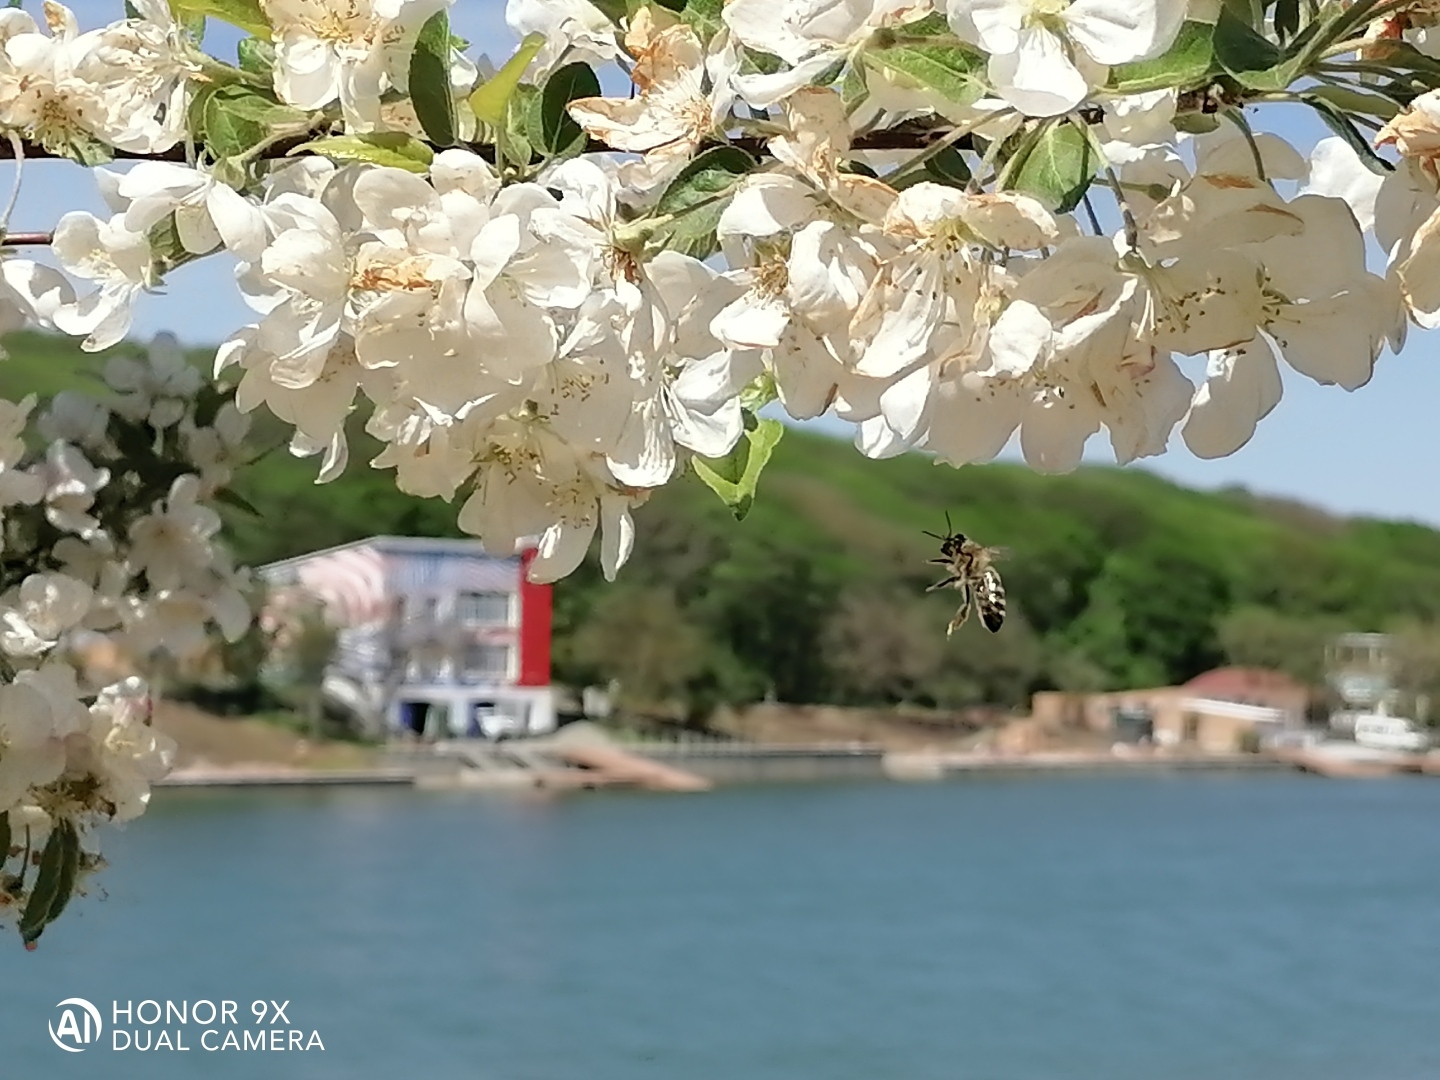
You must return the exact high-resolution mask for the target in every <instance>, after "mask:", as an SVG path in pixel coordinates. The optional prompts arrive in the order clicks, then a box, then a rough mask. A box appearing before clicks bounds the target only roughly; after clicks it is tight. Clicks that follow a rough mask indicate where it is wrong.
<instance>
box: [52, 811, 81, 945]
mask: <svg viewBox="0 0 1440 1080" xmlns="http://www.w3.org/2000/svg"><path fill="white" fill-rule="evenodd" d="M62 828H68V829H69V830H70V834H71V840H70V841H68V842H67V847H66V849H65V853H64V856H63V857H62V858H61V860H60V880H59V881H57V882H56V883H55V899H54V900H52V901H51V902H50V915H49V917H48V918H47V919H46V920H45V921H46V922H47V923H53V922H54V921H55V920H56V919H58V918H59V917H60V915H61V913H62V912H63V911H64V910H65V907H66V905H67V904H69V903H70V898H71V896H73V895H74V894H75V879H76V878H78V877H79V876H80V835H79V833H78V832H76V831H75V826H73V825H71V824H70V822H68V821H67V822H65V823H64V825H62Z"/></svg>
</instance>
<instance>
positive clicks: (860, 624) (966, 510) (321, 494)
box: [0, 333, 1440, 711]
mask: <svg viewBox="0 0 1440 1080" xmlns="http://www.w3.org/2000/svg"><path fill="white" fill-rule="evenodd" d="M6 344H7V347H8V349H9V351H10V354H11V356H10V359H8V360H6V361H4V362H0V395H4V396H7V397H12V398H17V397H19V396H21V395H23V394H24V393H27V392H30V391H31V390H35V391H39V392H41V393H49V392H53V391H54V390H56V389H59V388H62V387H64V386H66V385H78V384H80V383H82V382H84V381H88V379H87V377H86V376H85V374H84V373H85V372H86V371H87V370H88V371H92V372H93V371H94V370H95V369H96V368H97V367H98V365H99V361H98V360H97V359H96V358H94V357H85V356H82V354H80V353H79V352H78V351H77V350H76V349H75V348H74V347H73V346H71V345H70V344H69V343H68V342H64V341H61V340H58V339H55V338H48V337H44V336H41V335H36V334H28V333H24V334H16V335H12V336H11V337H10V338H8V339H7V341H6ZM197 362H198V363H205V364H208V357H205V356H199V355H197ZM256 434H257V440H258V441H259V443H260V444H261V445H265V444H267V443H269V444H278V443H281V442H283V433H282V432H281V430H280V429H279V427H278V426H277V425H275V424H273V423H260V424H257V433H256ZM357 442H358V445H357V446H356V447H355V451H354V452H353V453H352V458H351V461H352V466H351V469H350V471H349V473H348V474H347V475H346V476H345V477H344V478H343V479H341V480H339V481H337V482H335V483H333V484H329V485H325V486H319V487H317V486H315V485H314V483H313V477H314V473H315V468H316V463H315V462H314V461H305V460H296V459H293V458H291V457H290V456H289V455H288V454H287V453H286V452H285V451H284V449H283V447H282V448H281V449H279V450H278V451H276V452H273V453H270V454H268V455H267V456H266V457H265V458H264V459H263V460H261V461H260V462H258V463H257V464H255V465H254V466H252V468H251V469H250V471H249V472H248V474H247V475H246V476H244V477H243V479H241V480H240V481H239V483H238V484H237V487H238V489H239V490H240V492H241V493H242V494H243V495H244V496H245V497H246V498H247V499H248V500H249V501H250V502H251V503H253V504H254V506H255V507H257V508H258V509H259V510H260V511H261V517H260V518H259V519H249V518H246V517H244V516H243V515H241V514H238V513H236V514H234V515H232V520H231V525H232V534H231V535H232V541H233V543H234V545H235V548H236V550H237V553H238V555H239V556H240V557H241V558H242V559H243V560H245V561H248V562H251V563H261V562H265V561H268V560H271V559H276V558H281V557H284V556H287V555H293V554H297V553H299V552H303V551H306V550H313V549H315V548H319V547H325V546H328V545H331V544H336V543H341V542H344V541H347V540H352V539H357V538H360V537H363V536H367V535H371V534H374V533H408V534H416V535H453V534H455V526H454V514H455V510H456V509H457V508H456V507H453V506H447V505H445V504H443V503H439V502H433V501H432V502H422V501H418V500H414V499H411V498H408V497H406V496H403V495H401V494H400V493H398V492H397V491H396V490H395V488H394V485H393V482H392V479H391V475H390V474H389V473H388V472H375V471H371V470H369V469H367V468H366V467H365V463H366V461H367V460H368V458H369V456H371V455H370V453H369V452H368V451H369V450H370V449H371V448H370V447H369V446H367V445H365V441H364V439H363V437H362V438H360V439H359V440H357ZM946 511H948V512H949V513H950V516H951V519H952V521H953V523H954V525H955V527H956V528H957V529H959V530H961V531H963V532H966V533H968V534H970V535H971V536H973V537H974V538H976V539H977V540H979V541H980V542H982V543H985V544H990V545H1000V546H1005V547H1008V548H1010V549H1011V552H1012V554H1011V556H1010V558H1009V559H1008V560H1007V561H1006V562H1005V563H1004V564H1002V565H1003V571H1004V577H1005V581H1006V584H1007V586H1008V590H1009V594H1010V616H1009V618H1008V620H1007V622H1006V624H1005V627H1004V629H1003V630H1002V631H1001V633H1000V634H998V635H994V636H992V635H990V634H988V633H986V632H984V631H983V630H982V629H980V628H979V627H978V626H974V625H971V626H967V627H965V629H964V630H962V631H961V632H959V633H957V634H956V635H955V637H954V638H953V639H952V640H950V641H947V640H946V638H945V624H946V622H947V621H948V619H949V617H950V615H951V613H952V610H953V604H954V597H955V594H953V593H949V592H945V593H934V594H930V595H926V594H925V592H924V590H925V587H926V586H927V585H929V584H930V583H931V582H933V581H935V580H937V579H938V577H939V576H940V575H939V573H938V570H939V568H936V567H930V566H927V565H926V561H925V560H926V559H928V558H930V557H931V556H932V555H934V554H935V553H936V548H937V544H936V542H935V541H934V540H932V539H930V538H928V537H926V536H925V535H924V530H927V529H928V530H930V531H932V532H938V531H941V530H942V529H943V528H944V524H945V514H946ZM636 518H637V523H638V534H639V535H638V540H637V545H636V551H635V555H634V557H633V559H632V560H631V563H630V564H629V565H628V566H627V567H626V568H625V569H624V570H623V571H622V573H621V578H620V581H619V582H618V583H616V584H614V585H606V584H605V583H604V582H603V581H602V580H601V579H600V576H599V573H598V568H597V567H596V566H594V565H593V564H587V565H586V566H585V567H583V568H582V570H581V571H580V572H579V573H577V574H576V575H575V576H574V577H573V578H571V579H569V580H567V581H565V582H562V583H561V584H560V585H559V586H558V587H557V591H556V602H557V631H558V641H557V664H558V666H559V669H560V674H561V675H562V676H563V677H565V678H567V679H570V680H575V681H580V680H585V681H591V680H604V679H608V678H611V677H619V678H621V680H622V683H623V684H624V685H625V686H626V688H627V689H628V690H629V692H630V693H631V694H632V695H633V696H634V697H636V698H639V699H641V700H644V701H647V702H659V701H672V702H677V703H679V704H681V705H682V706H683V707H685V708H686V709H688V710H692V711H693V710H697V709H704V708H707V707H709V706H711V705H713V704H718V703H721V702H740V701H747V700H755V699H758V698H761V697H764V696H766V695H773V696H775V697H778V698H779V699H780V700H787V701H804V702H817V701H843V702H890V701H895V702H898V701H909V702H916V703H922V704H937V705H942V706H947V707H948V706H956V705H961V704H967V703H972V702H981V701H986V702H1000V703H1018V702H1020V701H1023V700H1024V698H1025V697H1026V695H1027V694H1028V693H1029V692H1030V691H1032V690H1034V689H1038V688H1043V687H1047V686H1060V687H1066V688H1077V689H1080V688H1099V687H1106V686H1110V687H1125V686H1143V685H1157V684H1163V683H1169V682H1174V681H1178V680H1183V679H1185V678H1188V677H1190V676H1192V675H1195V674H1197V673H1199V672H1200V671H1203V670H1205V669H1207V668H1209V667H1211V666H1213V665H1215V664H1217V663H1220V662H1223V661H1224V660H1225V659H1226V658H1227V657H1228V658H1230V659H1232V660H1236V661H1239V662H1248V663H1266V664H1272V665H1277V666H1282V667H1286V668H1288V669H1290V670H1292V671H1294V672H1295V673H1296V674H1299V675H1302V676H1305V677H1308V678H1312V679H1313V678H1316V677H1318V674H1319V661H1320V652H1321V648H1322V644H1323V641H1324V638H1325V636H1326V635H1328V634H1330V633H1332V632H1334V631H1336V630H1338V629H1354V630H1368V629H1382V628H1386V627H1390V626H1393V625H1395V624H1396V623H1397V622H1399V623H1405V624H1409V625H1411V626H1412V628H1414V627H1423V626H1428V625H1431V624H1440V532H1436V531H1434V530H1431V529H1427V528H1424V527H1422V526H1418V525H1413V524H1397V523H1390V522H1379V521H1369V520H1345V519H1341V518H1336V517H1332V516H1330V515H1327V514H1325V513H1323V512H1321V511H1318V510H1315V509H1313V508H1310V507H1306V506H1302V505H1299V504H1295V503H1290V502H1286V501H1283V500H1275V499H1266V498H1262V497H1259V496H1254V495H1250V494H1248V493H1246V492H1244V491H1232V492H1225V493H1219V494H1205V493H1199V492H1195V491H1190V490H1187V489H1185V488H1181V487H1178V486H1176V485H1174V484H1171V483H1168V482H1166V481H1164V480H1161V479H1159V478H1157V477H1155V476H1154V475H1152V474H1149V473H1147V472H1144V471H1143V470H1140V469H1135V468H1130V469H1123V470H1122V469H1114V468H1108V469H1107V468H1085V469H1081V470H1080V471H1078V472H1076V473H1074V474H1071V475H1067V476H1040V475H1037V474H1035V473H1032V472H1030V471H1029V470H1027V469H1025V468H1023V467H1020V466H1012V465H990V466H984V467H971V468H966V469H960V470H955V469H950V468H945V467H936V466H934V465H932V464H931V463H930V462H929V461H928V460H927V459H925V458H924V457H922V456H920V455H906V456H903V457H900V458H896V459H892V460H888V461H878V462H877V461H867V460H865V459H863V458H862V457H861V456H860V455H859V454H858V453H856V451H855V450H854V449H853V448H852V447H850V446H849V445H848V444H846V443H844V442H839V441H836V440H832V439H829V438H825V437H822V436H817V435H810V434H806V433H803V432H796V431H792V432H790V433H788V434H787V436H786V437H785V439H784V440H783V441H782V442H781V444H780V447H779V448H778V450H777V451H776V453H775V456H774V458H773V459H772V461H771V463H770V466H769V468H768V469H767V470H766V472H765V475H764V478H763V479H762V481H761V485H760V496H759V498H758V499H757V501H756V505H755V507H754V509H753V510H752V512H751V513H750V515H749V516H748V517H747V518H746V519H745V521H743V522H739V523H737V522H736V521H734V519H733V518H732V517H731V516H730V514H729V512H728V511H727V510H726V509H725V508H724V507H723V506H721V505H720V504H719V503H718V502H717V501H716V499H715V498H714V496H713V495H712V494H711V492H710V491H709V490H708V489H707V488H705V487H704V486H703V485H701V484H700V483H698V482H697V481H695V480H694V479H693V478H691V477H686V478H684V479H682V480H679V481H677V482H675V483H673V484H672V485H671V486H670V487H668V488H666V489H664V490H661V491H659V492H657V493H656V494H655V495H654V496H653V497H652V498H651V500H650V501H649V503H647V504H646V505H645V506H644V507H642V508H641V509H640V510H639V511H638V512H637V514H636Z"/></svg>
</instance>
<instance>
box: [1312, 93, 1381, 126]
mask: <svg viewBox="0 0 1440 1080" xmlns="http://www.w3.org/2000/svg"><path fill="white" fill-rule="evenodd" d="M1306 95H1307V96H1309V97H1317V98H1320V99H1321V100H1322V101H1328V102H1329V103H1330V104H1331V105H1334V106H1335V107H1336V108H1337V109H1340V110H1342V111H1343V112H1347V113H1363V114H1365V115H1366V116H1378V117H1379V118H1380V119H1382V120H1389V119H1390V118H1391V117H1393V116H1395V115H1397V114H1398V113H1399V112H1400V106H1399V105H1397V104H1395V102H1393V101H1391V100H1390V99H1389V98H1388V97H1382V96H1381V95H1380V94H1368V93H1366V92H1364V91H1363V90H1356V89H1353V88H1352V87H1349V86H1316V87H1312V88H1311V89H1310V90H1307V91H1306Z"/></svg>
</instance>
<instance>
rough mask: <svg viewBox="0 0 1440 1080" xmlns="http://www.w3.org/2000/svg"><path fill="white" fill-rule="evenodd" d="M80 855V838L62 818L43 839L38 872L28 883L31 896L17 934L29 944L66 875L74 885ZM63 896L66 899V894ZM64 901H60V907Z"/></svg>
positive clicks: (42, 925)
mask: <svg viewBox="0 0 1440 1080" xmlns="http://www.w3.org/2000/svg"><path fill="white" fill-rule="evenodd" d="M79 858H80V838H79V837H78V836H77V835H76V833H75V826H74V825H72V824H71V823H70V822H69V821H65V820H62V821H60V822H58V823H57V824H56V826H55V827H54V828H53V829H51V830H50V838H49V839H48V840H46V841H45V850H44V851H43V852H42V853H41V855H40V872H39V873H38V874H36V875H35V881H34V882H33V883H32V884H31V886H30V898H29V899H28V900H26V902H25V911H24V912H23V913H22V914H21V916H20V936H21V938H23V939H24V941H25V943H26V944H27V945H28V944H29V943H30V942H32V941H35V940H36V939H37V938H39V937H40V935H41V934H42V933H43V932H44V930H45V924H46V923H48V922H49V921H50V912H51V910H52V909H53V908H54V906H55V904H56V902H57V901H58V900H59V896H60V887H61V884H62V883H63V881H64V880H65V879H66V878H68V879H69V882H70V886H71V888H73V887H74V884H75V870H74V864H75V863H76V862H78V861H79ZM65 899H67V900H68V899H69V897H68V895H67V896H66V898H65ZM63 906H64V904H63V903H62V904H61V907H63Z"/></svg>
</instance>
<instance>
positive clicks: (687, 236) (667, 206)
mask: <svg viewBox="0 0 1440 1080" xmlns="http://www.w3.org/2000/svg"><path fill="white" fill-rule="evenodd" d="M755 164H756V163H755V159H754V158H752V157H751V156H750V155H749V154H747V153H745V151H743V150H740V149H738V148H737V147H734V146H716V147H712V148H711V149H709V150H706V151H705V152H704V153H702V154H700V155H699V156H698V157H696V158H695V159H694V160H692V161H691V162H690V164H688V165H686V166H685V168H683V169H681V170H680V172H679V174H677V175H676V177H675V179H674V180H672V181H671V182H670V186H669V187H667V188H666V189H665V193H664V194H663V195H661V196H660V200H659V202H657V203H656V204H655V213H656V214H657V215H659V216H662V217H664V216H674V218H675V220H674V221H673V222H668V223H666V224H664V225H663V226H662V227H660V228H659V229H657V230H656V232H655V238H656V239H659V240H662V242H663V243H664V245H665V246H666V247H667V248H671V249H673V250H675V251H679V252H680V253H681V254H683V255H690V256H692V257H694V258H697V259H703V258H707V257H708V256H710V255H711V254H713V253H714V251H715V247H716V241H715V226H716V225H717V224H719V221H720V214H721V212H722V211H723V210H724V209H725V199H724V196H725V194H726V193H727V192H728V191H730V190H732V189H733V188H734V187H735V185H736V184H737V183H739V181H740V178H741V177H743V176H744V175H745V174H746V173H748V172H749V171H750V170H751V169H753V168H755Z"/></svg>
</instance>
